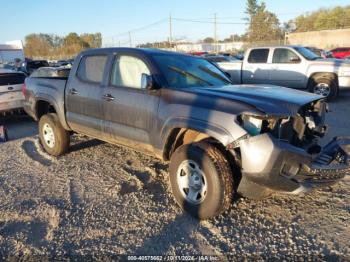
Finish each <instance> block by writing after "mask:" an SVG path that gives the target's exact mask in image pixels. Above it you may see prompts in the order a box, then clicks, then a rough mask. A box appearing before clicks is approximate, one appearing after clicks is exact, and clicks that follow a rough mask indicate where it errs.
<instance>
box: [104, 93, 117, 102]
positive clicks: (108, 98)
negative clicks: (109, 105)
mask: <svg viewBox="0 0 350 262" xmlns="http://www.w3.org/2000/svg"><path fill="white" fill-rule="evenodd" d="M102 98H103V99H104V100H106V101H113V100H114V96H112V95H111V94H104V95H103V97H102Z"/></svg>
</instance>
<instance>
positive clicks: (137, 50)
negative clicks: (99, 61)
mask: <svg viewBox="0 0 350 262" xmlns="http://www.w3.org/2000/svg"><path fill="white" fill-rule="evenodd" d="M118 51H119V52H120V51H123V52H130V53H139V54H147V55H152V54H168V55H184V56H189V55H188V54H186V53H179V52H173V51H167V50H161V49H155V48H132V47H107V48H95V49H87V50H84V51H82V52H81V54H82V55H89V54H102V53H113V52H118Z"/></svg>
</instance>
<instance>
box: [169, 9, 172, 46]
mask: <svg viewBox="0 0 350 262" xmlns="http://www.w3.org/2000/svg"><path fill="white" fill-rule="evenodd" d="M172 44H173V25H172V19H171V13H170V14H169V45H170V49H172Z"/></svg>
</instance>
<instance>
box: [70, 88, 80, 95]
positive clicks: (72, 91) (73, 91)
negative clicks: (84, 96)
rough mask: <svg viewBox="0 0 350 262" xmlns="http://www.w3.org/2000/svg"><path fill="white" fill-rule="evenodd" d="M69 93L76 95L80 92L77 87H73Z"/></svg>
mask: <svg viewBox="0 0 350 262" xmlns="http://www.w3.org/2000/svg"><path fill="white" fill-rule="evenodd" d="M69 93H70V94H71V95H76V94H78V91H77V90H76V89H75V88H72V89H70V90H69Z"/></svg>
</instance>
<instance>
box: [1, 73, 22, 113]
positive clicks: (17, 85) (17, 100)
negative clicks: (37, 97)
mask: <svg viewBox="0 0 350 262" xmlns="http://www.w3.org/2000/svg"><path fill="white" fill-rule="evenodd" d="M25 78H26V75H25V74H24V73H23V72H18V71H14V70H8V69H0V113H1V114H3V113H5V112H9V111H15V110H17V109H21V108H23V99H24V97H23V94H22V87H23V84H24V79H25Z"/></svg>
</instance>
